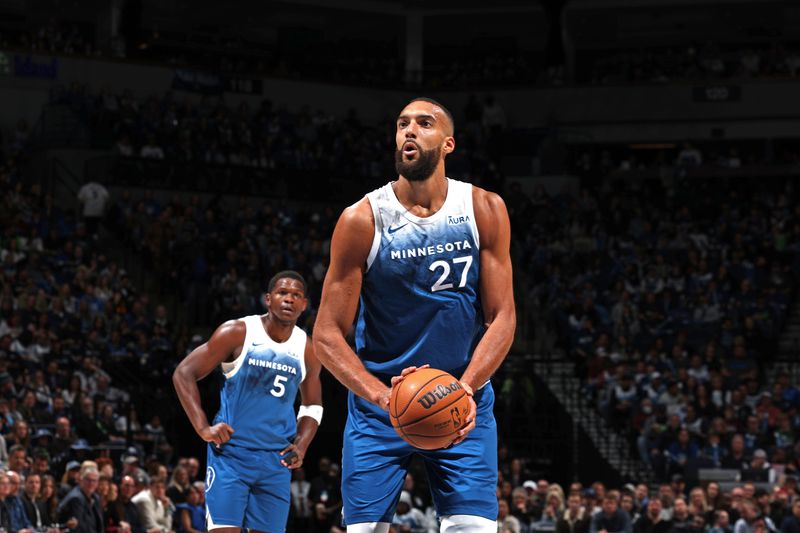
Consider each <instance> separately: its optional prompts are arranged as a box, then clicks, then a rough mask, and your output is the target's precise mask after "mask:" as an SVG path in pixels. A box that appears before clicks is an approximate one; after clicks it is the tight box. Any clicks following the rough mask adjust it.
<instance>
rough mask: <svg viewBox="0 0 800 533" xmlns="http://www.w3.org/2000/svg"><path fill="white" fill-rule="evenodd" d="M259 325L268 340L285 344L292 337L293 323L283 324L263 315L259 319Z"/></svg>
mask: <svg viewBox="0 0 800 533" xmlns="http://www.w3.org/2000/svg"><path fill="white" fill-rule="evenodd" d="M261 323H262V324H263V325H264V330H265V331H266V332H267V335H269V338H270V339H272V340H274V341H275V342H286V341H288V340H289V337H291V336H292V330H293V329H294V322H283V321H281V320H279V319H277V318H275V317H273V316H272V315H264V316H262V317H261Z"/></svg>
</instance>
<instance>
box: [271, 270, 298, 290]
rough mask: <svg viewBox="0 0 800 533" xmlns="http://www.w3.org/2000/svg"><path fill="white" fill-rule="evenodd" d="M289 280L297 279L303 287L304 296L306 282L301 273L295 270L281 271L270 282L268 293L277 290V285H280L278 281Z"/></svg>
mask: <svg viewBox="0 0 800 533" xmlns="http://www.w3.org/2000/svg"><path fill="white" fill-rule="evenodd" d="M284 278H289V279H295V280H297V281H299V282H300V283H301V284H302V285H303V294H305V293H306V287H307V286H306V280H305V278H304V277H303V276H301V275H300V273H299V272H295V271H294V270H281V271H280V272H278V273H277V274H275V275H274V276H272V278H271V279H270V280H269V285H267V292H272V289H274V288H275V284H276V283H278V280H281V279H284Z"/></svg>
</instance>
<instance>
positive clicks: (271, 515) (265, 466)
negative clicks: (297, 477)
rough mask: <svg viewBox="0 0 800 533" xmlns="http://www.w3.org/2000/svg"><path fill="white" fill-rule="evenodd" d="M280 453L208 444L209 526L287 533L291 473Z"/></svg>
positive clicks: (207, 511) (207, 486) (207, 501)
mask: <svg viewBox="0 0 800 533" xmlns="http://www.w3.org/2000/svg"><path fill="white" fill-rule="evenodd" d="M280 459H281V458H280V455H279V452H277V451H267V450H249V449H246V448H237V447H235V446H227V445H224V444H223V445H222V447H221V448H219V449H218V448H217V447H216V446H215V445H213V444H209V445H208V467H207V468H206V521H207V524H206V527H207V529H208V530H211V529H213V528H216V527H222V526H233V527H239V528H249V529H253V530H256V531H265V532H268V533H283V532H284V531H285V530H286V520H287V519H288V517H289V501H290V498H291V488H290V485H291V472H290V471H289V469H288V468H286V467H285V466H283V465H282V464H281V463H280Z"/></svg>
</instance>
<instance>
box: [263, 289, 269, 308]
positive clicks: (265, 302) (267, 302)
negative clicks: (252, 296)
mask: <svg viewBox="0 0 800 533" xmlns="http://www.w3.org/2000/svg"><path fill="white" fill-rule="evenodd" d="M269 302H270V297H269V292H267V293H265V294H264V305H266V306H267V309H269Z"/></svg>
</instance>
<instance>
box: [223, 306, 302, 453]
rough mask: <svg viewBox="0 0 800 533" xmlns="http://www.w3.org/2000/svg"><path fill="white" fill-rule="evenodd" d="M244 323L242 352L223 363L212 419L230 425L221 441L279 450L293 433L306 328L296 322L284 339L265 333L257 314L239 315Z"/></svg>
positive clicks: (295, 424)
mask: <svg viewBox="0 0 800 533" xmlns="http://www.w3.org/2000/svg"><path fill="white" fill-rule="evenodd" d="M241 320H242V321H243V322H244V323H245V325H246V327H247V333H246V335H245V340H244V345H243V346H242V353H241V355H239V357H237V358H236V359H235V360H234V361H232V362H230V363H222V373H223V375H224V376H225V385H224V386H223V388H222V391H221V392H220V408H219V412H218V413H217V416H216V417H214V424H216V423H218V422H225V423H227V424H228V425H230V426H231V427H232V428H233V429H234V433H233V435H232V436H231V440H230V441H228V443H227V444H226V445H225V446H236V447H241V448H249V449H259V450H282V449H283V448H285V447H286V446H287V445H288V444H289V443H290V442H291V441H292V440H294V437H295V435H296V433H297V422H296V414H295V410H294V400H295V396H297V389H298V388H299V386H300V383H301V382H302V381H303V379H304V378H305V373H306V368H305V358H304V355H305V348H306V333H305V332H304V331H303V330H302V329H300V328H298V327H295V328H294V330H293V332H292V335H291V336H290V337H289V339H288V340H287V341H286V342H282V343H279V342H275V341H274V340H272V338H270V336H269V335H268V334H267V332H266V330H265V329H264V325H263V324H262V322H261V317H260V316H258V315H252V316H247V317H244V318H242V319H241Z"/></svg>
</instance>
